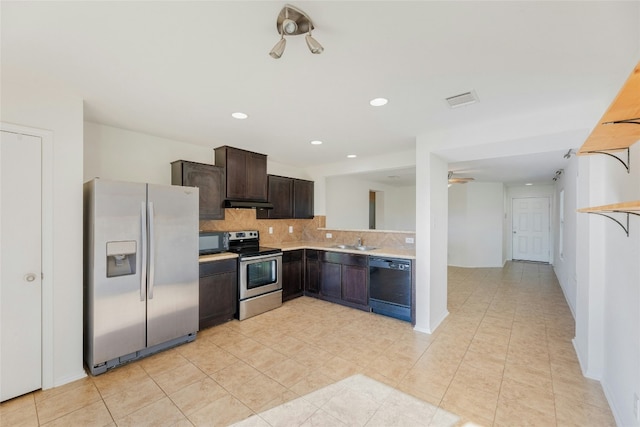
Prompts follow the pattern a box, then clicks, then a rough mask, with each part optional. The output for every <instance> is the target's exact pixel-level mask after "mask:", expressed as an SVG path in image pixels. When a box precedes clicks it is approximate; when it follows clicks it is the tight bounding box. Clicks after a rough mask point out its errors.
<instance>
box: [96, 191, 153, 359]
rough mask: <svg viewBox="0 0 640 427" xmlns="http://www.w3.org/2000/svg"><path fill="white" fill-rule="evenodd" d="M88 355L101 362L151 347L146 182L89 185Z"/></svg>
mask: <svg viewBox="0 0 640 427" xmlns="http://www.w3.org/2000/svg"><path fill="white" fill-rule="evenodd" d="M85 197H87V200H86V202H87V204H86V205H85V206H86V209H87V210H86V211H85V222H87V223H86V229H85V230H86V231H85V232H86V233H88V235H87V236H86V237H87V242H88V245H87V247H86V248H85V252H86V253H85V260H86V264H85V272H86V280H85V333H86V335H85V347H86V348H85V359H86V362H87V365H89V366H90V367H91V366H95V365H98V364H100V363H102V362H105V361H107V360H111V359H114V358H116V357H120V356H123V355H126V354H129V353H133V352H135V351H138V350H140V349H143V348H144V347H145V338H146V322H145V320H146V307H145V304H146V303H145V297H146V295H145V293H146V288H145V273H146V268H145V266H144V248H143V237H144V234H145V232H146V203H145V201H146V185H145V184H137V183H127V182H117V181H108V180H102V179H96V180H93V181H90V182H88V183H87V184H86V185H85Z"/></svg>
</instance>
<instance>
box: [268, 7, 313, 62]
mask: <svg viewBox="0 0 640 427" xmlns="http://www.w3.org/2000/svg"><path fill="white" fill-rule="evenodd" d="M276 29H277V30H278V34H280V40H279V41H278V43H276V45H275V46H274V47H273V49H271V52H269V55H270V56H271V57H272V58H275V59H278V58H280V57H281V56H282V54H283V53H284V49H285V47H286V46H287V40H286V39H285V38H284V36H297V35H300V34H306V36H305V40H306V42H307V47H308V48H309V51H310V52H311V53H314V54H320V53H322V52H324V47H322V45H321V44H320V43H318V41H317V40H316V39H314V38H313V36H311V31H312V30H313V29H314V26H313V22H311V18H309V15H307V14H306V13H304V12H303V11H302V10H300V9H298V8H297V7H294V6H291V5H290V4H287V5H285V6H284V7H283V8H282V10H281V11H280V13H279V14H278V18H277V20H276Z"/></svg>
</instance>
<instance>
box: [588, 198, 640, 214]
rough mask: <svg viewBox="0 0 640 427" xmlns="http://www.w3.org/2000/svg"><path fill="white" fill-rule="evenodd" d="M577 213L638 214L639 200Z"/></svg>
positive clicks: (639, 209) (595, 207)
mask: <svg viewBox="0 0 640 427" xmlns="http://www.w3.org/2000/svg"><path fill="white" fill-rule="evenodd" d="M578 212H585V213H605V212H625V213H626V212H630V213H634V212H637V213H640V200H636V201H633V202H624V203H613V204H611V205H602V206H594V207H592V208H582V209H578Z"/></svg>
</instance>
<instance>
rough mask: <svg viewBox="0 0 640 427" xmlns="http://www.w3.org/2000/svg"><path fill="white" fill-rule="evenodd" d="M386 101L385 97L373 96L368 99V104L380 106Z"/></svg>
mask: <svg viewBox="0 0 640 427" xmlns="http://www.w3.org/2000/svg"><path fill="white" fill-rule="evenodd" d="M387 102H389V100H388V99H387V98H374V99H372V100H371V101H369V104H370V105H372V106H373V107H382V106H383V105H387Z"/></svg>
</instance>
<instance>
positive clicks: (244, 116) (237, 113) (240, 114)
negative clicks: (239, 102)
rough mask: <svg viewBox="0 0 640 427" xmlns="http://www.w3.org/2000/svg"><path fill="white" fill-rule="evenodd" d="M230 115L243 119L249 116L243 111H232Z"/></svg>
mask: <svg viewBox="0 0 640 427" xmlns="http://www.w3.org/2000/svg"><path fill="white" fill-rule="evenodd" d="M231 117H233V118H234V119H238V120H244V119H246V118H247V117H249V116H247V115H246V114H245V113H241V112H239V111H238V112H236V113H232V114H231Z"/></svg>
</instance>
